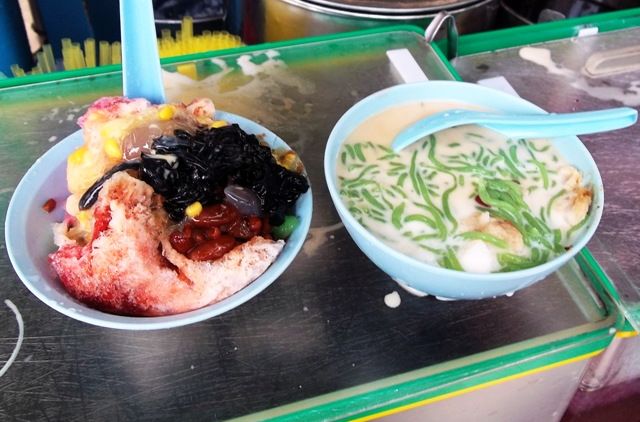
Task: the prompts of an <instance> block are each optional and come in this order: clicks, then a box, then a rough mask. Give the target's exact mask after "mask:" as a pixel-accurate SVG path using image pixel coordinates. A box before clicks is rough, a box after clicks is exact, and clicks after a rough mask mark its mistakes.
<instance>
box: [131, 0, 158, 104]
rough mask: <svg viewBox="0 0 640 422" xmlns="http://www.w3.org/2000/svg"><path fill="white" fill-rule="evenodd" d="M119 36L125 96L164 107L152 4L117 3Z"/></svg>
mask: <svg viewBox="0 0 640 422" xmlns="http://www.w3.org/2000/svg"><path fill="white" fill-rule="evenodd" d="M120 35H121V37H122V88H123V93H124V96H125V97H128V98H146V99H147V100H149V101H151V102H152V103H154V104H161V103H164V102H165V96H164V87H163V85H162V72H161V69H160V57H159V55H158V41H157V39H156V27H155V23H154V20H153V5H152V3H151V0H120Z"/></svg>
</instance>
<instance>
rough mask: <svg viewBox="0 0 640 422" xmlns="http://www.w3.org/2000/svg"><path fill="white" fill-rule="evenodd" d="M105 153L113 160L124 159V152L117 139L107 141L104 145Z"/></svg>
mask: <svg viewBox="0 0 640 422" xmlns="http://www.w3.org/2000/svg"><path fill="white" fill-rule="evenodd" d="M104 152H106V153H107V157H109V158H113V159H120V158H122V150H121V149H120V144H119V143H118V141H116V140H115V139H113V138H111V139H107V141H106V142H105V143H104Z"/></svg>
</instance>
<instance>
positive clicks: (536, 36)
mask: <svg viewBox="0 0 640 422" xmlns="http://www.w3.org/2000/svg"><path fill="white" fill-rule="evenodd" d="M594 26H595V27H598V32H609V31H616V30H621V29H627V28H630V27H633V26H640V7H637V8H633V9H626V10H621V11H616V12H607V13H601V14H597V15H590V16H583V17H579V18H572V19H563V20H558V21H554V22H545V23H539V24H536V25H535V31H532V30H531V26H530V25H528V26H517V27H514V28H506V29H498V30H494V31H487V32H481V33H476V34H468V35H462V36H460V39H459V45H458V55H460V56H467V55H470V54H475V53H484V52H487V51H492V50H498V49H502V48H510V47H516V46H519V45H525V44H535V43H541V42H547V41H553V40H559V39H564V38H571V37H575V36H577V35H578V33H579V31H580V30H581V29H584V28H589V27H594Z"/></svg>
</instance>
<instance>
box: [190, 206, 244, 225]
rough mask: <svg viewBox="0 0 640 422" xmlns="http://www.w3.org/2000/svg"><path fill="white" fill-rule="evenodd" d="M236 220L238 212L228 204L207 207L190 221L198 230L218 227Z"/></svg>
mask: <svg viewBox="0 0 640 422" xmlns="http://www.w3.org/2000/svg"><path fill="white" fill-rule="evenodd" d="M237 218H238V210H236V209H235V208H234V207H233V206H231V205H229V204H214V205H208V206H206V207H204V208H203V209H202V212H201V213H200V214H198V216H197V217H194V218H193V219H192V220H191V221H192V223H193V225H194V226H196V227H200V228H209V227H220V226H222V225H224V224H229V223H231V222H233V221H234V220H235V219H237Z"/></svg>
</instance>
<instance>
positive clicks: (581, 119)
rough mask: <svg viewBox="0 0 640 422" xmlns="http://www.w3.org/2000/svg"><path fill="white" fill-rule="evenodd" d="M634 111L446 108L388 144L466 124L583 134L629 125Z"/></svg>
mask: <svg viewBox="0 0 640 422" xmlns="http://www.w3.org/2000/svg"><path fill="white" fill-rule="evenodd" d="M637 119H638V112H637V111H636V110H635V109H633V108H629V107H619V108H612V109H607V110H597V111H583V112H577V113H562V114H494V113H485V112H477V111H472V110H460V109H454V110H447V111H443V112H440V113H436V114H433V115H431V116H428V117H426V118H424V119H422V120H418V121H417V122H416V123H414V124H412V125H410V126H409V127H407V128H406V129H404V130H403V131H401V132H400V133H399V134H398V135H397V136H396V137H395V139H394V140H393V142H392V143H391V147H392V148H393V150H395V151H399V150H401V149H403V148H405V147H406V146H408V145H410V144H412V143H413V142H415V141H417V140H419V139H422V138H424V137H425V136H427V135H430V134H432V133H435V132H438V131H440V130H444V129H448V128H451V127H454V126H460V125H466V124H478V125H482V126H485V127H487V128H489V129H492V130H494V131H496V132H500V133H502V134H503V135H506V136H508V137H510V138H550V137H558V136H568V135H585V134H588V133H597V132H605V131H608V130H615V129H621V128H623V127H627V126H631V125H632V124H634V123H635V122H636V120H637Z"/></svg>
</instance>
